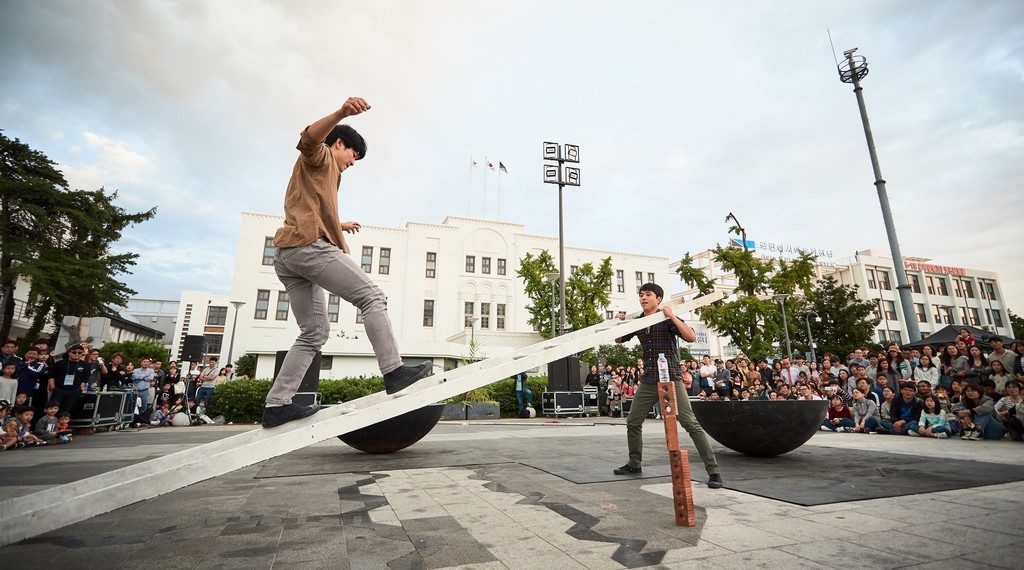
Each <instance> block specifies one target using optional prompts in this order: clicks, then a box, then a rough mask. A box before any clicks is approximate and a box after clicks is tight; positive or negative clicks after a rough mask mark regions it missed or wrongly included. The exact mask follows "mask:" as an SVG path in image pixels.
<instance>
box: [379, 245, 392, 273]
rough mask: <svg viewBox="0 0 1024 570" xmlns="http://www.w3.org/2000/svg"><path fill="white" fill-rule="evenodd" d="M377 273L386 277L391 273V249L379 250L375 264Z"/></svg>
mask: <svg viewBox="0 0 1024 570" xmlns="http://www.w3.org/2000/svg"><path fill="white" fill-rule="evenodd" d="M377 273H380V274H381V275H388V274H390V273H391V248H390V247H382V248H380V258H379V261H378V263H377Z"/></svg>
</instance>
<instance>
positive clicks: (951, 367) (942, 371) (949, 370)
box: [939, 344, 967, 386]
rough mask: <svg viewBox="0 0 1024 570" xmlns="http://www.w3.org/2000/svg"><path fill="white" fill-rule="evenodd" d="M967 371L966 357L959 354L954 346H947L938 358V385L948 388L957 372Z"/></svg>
mask: <svg viewBox="0 0 1024 570" xmlns="http://www.w3.org/2000/svg"><path fill="white" fill-rule="evenodd" d="M965 370H967V357H966V356H964V355H962V354H960V351H959V350H957V348H956V345H955V344H947V345H946V347H945V348H943V349H942V354H941V355H940V356H939V384H940V385H942V386H950V385H952V383H953V378H955V377H956V375H957V373H958V372H963V371H965Z"/></svg>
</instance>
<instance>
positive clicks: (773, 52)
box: [0, 0, 1024, 313]
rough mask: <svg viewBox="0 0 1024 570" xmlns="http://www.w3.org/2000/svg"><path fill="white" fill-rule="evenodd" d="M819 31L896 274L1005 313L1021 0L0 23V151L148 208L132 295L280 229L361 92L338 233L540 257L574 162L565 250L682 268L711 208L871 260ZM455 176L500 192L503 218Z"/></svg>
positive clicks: (156, 289)
mask: <svg viewBox="0 0 1024 570" xmlns="http://www.w3.org/2000/svg"><path fill="white" fill-rule="evenodd" d="M584 6H585V7H586V8H585V9H583V7H584ZM826 28H830V29H831V31H832V37H833V39H834V41H835V48H836V51H837V52H838V53H839V54H840V57H842V55H841V52H842V51H843V50H844V49H848V48H852V47H858V48H860V51H859V52H858V53H859V54H861V55H864V56H866V57H867V58H868V61H869V65H870V75H869V76H868V77H867V78H866V80H865V81H864V88H865V90H864V94H865V97H866V100H867V105H868V112H869V114H870V118H871V121H872V127H873V132H874V135H875V139H876V143H877V145H878V153H879V157H880V160H881V166H882V171H883V174H884V176H885V178H886V180H887V182H888V188H889V194H890V200H891V204H892V209H893V212H894V216H895V219H896V224H897V229H898V232H899V235H900V240H901V243H902V247H903V253H904V255H905V256H919V257H926V258H931V259H932V260H933V263H937V264H942V265H951V266H958V267H969V268H977V269H986V270H994V271H997V272H998V273H999V274H1000V277H1001V280H1002V285H1003V288H1004V291H1005V292H1006V294H1007V296H1008V298H1009V301H1010V305H1011V307H1012V308H1016V309H1017V311H1016V312H1018V313H1024V265H1022V264H1021V263H1019V262H1017V261H1015V260H1016V258H1018V257H1019V256H1018V254H1017V252H1018V250H1017V248H1016V247H1015V246H1014V245H1013V244H1014V243H1017V242H1019V241H1020V239H1021V237H1022V229H1021V228H1022V225H1021V222H1020V216H1021V214H1022V213H1024V192H1021V184H1022V181H1024V152H1022V151H1024V2H1020V1H1019V0H1004V1H998V0H994V1H986V2H969V1H951V2H941V1H935V0H922V1H895V0H886V1H872V0H861V1H859V2H856V3H852V4H851V3H841V2H820V1H775V2H754V1H748V2H690V1H687V2H682V1H664V2H654V1H641V2H635V3H622V2H605V1H593V2H586V3H576V2H551V1H531V0H527V1H522V0H517V1H514V2H513V1H506V2H493V1H482V2H481V1H447V0H440V1H432V2H412V1H405V2H385V1H375V2H349V1H343V0H338V1H330V2H328V1H314V0H293V1H289V2H287V3H286V2H271V1H265V2H260V1H256V0H252V1H241V0H219V1H217V2H213V1H208V2H202V1H177V2H171V1H164V2H156V1H128V0H123V1H103V0H93V1H89V2H82V1H79V0H37V1H34V2H25V1H15V0H0V77H2V78H3V87H2V88H0V128H2V129H4V131H5V133H6V134H7V136H9V137H17V138H20V139H21V140H22V141H24V142H26V143H28V144H29V145H31V146H32V147H33V148H36V149H38V150H40V151H42V152H44V153H46V154H47V155H48V156H50V157H51V158H52V159H53V160H55V161H56V162H58V163H59V164H60V167H61V168H62V169H63V171H64V173H65V174H66V176H67V178H68V181H69V182H70V183H71V185H72V186H74V187H76V188H83V189H94V188H98V187H100V186H103V187H106V188H107V189H108V190H114V189H117V190H118V191H120V203H121V205H122V206H123V207H125V208H127V209H129V210H133V211H141V210H144V209H147V208H149V207H152V206H158V207H159V210H158V214H157V217H156V219H155V220H153V221H151V222H148V223H146V224H144V225H141V226H139V227H136V228H133V229H132V230H130V231H129V232H127V233H126V235H125V238H124V240H123V241H122V242H121V243H119V244H118V248H120V249H126V250H130V251H134V252H138V253H139V254H140V255H141V257H140V258H139V264H138V266H137V267H136V268H135V272H134V274H133V275H131V276H128V277H127V278H126V280H127V282H128V284H129V285H130V286H131V287H132V288H134V289H136V290H137V291H138V293H139V296H140V297H146V298H170V299H176V298H177V297H178V294H179V292H180V291H181V290H183V289H199V290H210V291H214V292H218V293H226V292H227V290H228V286H229V281H230V278H231V271H232V268H233V255H234V248H235V244H236V241H237V235H238V224H239V212H240V211H242V210H248V211H256V212H268V213H281V211H282V198H283V192H284V188H285V184H286V182H287V180H288V176H289V174H290V170H291V165H292V164H293V162H294V160H295V150H294V147H295V142H296V137H297V134H298V132H299V131H300V130H301V129H302V128H303V127H304V126H305V125H307V124H309V123H310V122H312V121H313V120H315V119H317V118H319V117H321V116H323V115H326V114H327V113H328V112H330V111H333V110H334V109H335V108H337V107H338V106H340V104H341V103H342V102H343V101H344V100H345V98H346V97H348V96H353V95H355V96H361V97H364V98H366V99H367V100H368V101H369V102H370V104H371V105H372V106H373V108H372V110H371V111H370V112H368V113H366V114H364V115H362V116H360V117H357V118H354V119H353V120H352V124H353V125H354V126H356V127H357V128H358V129H359V130H360V131H361V132H362V133H363V134H364V135H365V136H366V138H367V139H368V142H369V151H368V153H367V154H368V156H367V159H366V160H365V161H363V162H360V163H358V165H357V167H356V168H353V169H352V170H351V171H350V172H348V173H346V176H345V181H344V182H343V184H342V191H341V192H342V195H341V202H342V208H343V210H342V217H343V219H353V220H358V221H360V222H361V223H363V224H373V225H384V226H402V225H404V224H405V223H406V222H407V221H410V220H416V221H424V222H440V221H441V220H443V219H444V217H445V216H446V215H449V214H455V215H466V214H467V213H469V214H471V215H473V216H477V217H488V218H498V217H499V216H500V218H501V219H503V220H507V221H514V222H521V223H525V224H526V226H527V231H529V232H530V233H536V234H547V235H557V231H558V222H557V190H556V189H555V187H553V186H549V185H545V184H543V183H542V182H541V164H542V161H541V156H540V155H541V143H542V142H543V141H546V140H551V141H557V142H563V143H574V144H578V145H579V146H580V149H581V156H582V164H581V168H582V173H583V175H582V176H583V186H582V187H581V188H578V189H571V190H567V192H566V204H565V206H566V240H567V242H568V243H570V244H573V245H579V246H584V247H592V248H599V249H609V250H616V251H628V252H640V253H650V254H656V255H664V256H667V257H669V258H671V259H678V258H680V257H682V255H683V254H684V253H685V252H686V251H694V252H695V251H700V250H703V249H707V248H709V247H712V246H714V245H715V243H717V242H720V241H724V240H725V239H726V227H727V226H726V224H725V223H723V219H724V217H725V215H726V214H727V213H728V212H730V211H731V212H733V213H735V215H736V216H737V217H738V218H739V219H740V221H741V222H743V224H744V225H745V226H746V227H747V229H748V232H749V234H750V237H751V238H752V239H755V240H764V241H775V242H781V243H791V244H803V245H809V246H812V247H816V248H823V249H830V250H832V251H833V252H834V255H835V257H836V258H841V257H847V256H851V255H852V254H853V253H854V252H855V251H857V250H859V249H868V248H877V249H882V250H886V251H887V250H888V245H887V242H886V238H885V233H884V228H883V226H882V221H881V216H880V210H879V205H878V200H877V196H876V193H875V191H874V186H873V185H872V183H873V180H874V179H873V176H872V173H871V166H870V162H869V159H868V153H867V150H866V147H865V144H864V135H863V131H862V129H861V123H860V117H859V115H858V112H857V106H856V100H855V98H854V94H853V92H852V87H851V86H849V85H846V84H843V83H841V82H840V81H839V79H838V75H837V73H836V69H835V62H834V60H833V53H832V51H831V48H830V46H829V38H828V36H827V35H826ZM471 156H473V157H476V158H477V159H478V160H480V161H482V160H483V158H484V156H487V157H488V158H489V159H490V160H491V161H493V162H495V164H496V163H497V161H498V160H500V161H501V162H502V163H503V164H505V166H506V167H507V168H508V171H509V174H508V175H503V176H502V179H501V201H500V213H499V208H498V204H499V202H498V195H497V192H496V186H497V177H496V175H495V173H493V172H489V173H488V174H489V176H490V178H489V179H488V186H487V188H488V196H487V210H486V211H484V209H483V201H484V195H483V171H482V170H476V172H475V176H474V179H473V184H472V188H471V185H470V179H469V173H470V169H469V160H470V157H471ZM471 190H472V207H471V208H470V207H469V203H470V192H471Z"/></svg>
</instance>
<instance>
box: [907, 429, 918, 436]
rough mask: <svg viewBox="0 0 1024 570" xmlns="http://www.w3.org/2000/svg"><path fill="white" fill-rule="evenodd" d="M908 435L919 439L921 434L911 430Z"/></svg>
mask: <svg viewBox="0 0 1024 570" xmlns="http://www.w3.org/2000/svg"><path fill="white" fill-rule="evenodd" d="M907 435H912V436H914V437H918V436H920V435H921V434H919V433H917V432H916V431H913V430H911V431H908V432H907Z"/></svg>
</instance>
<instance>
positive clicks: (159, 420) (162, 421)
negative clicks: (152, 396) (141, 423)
mask: <svg viewBox="0 0 1024 570" xmlns="http://www.w3.org/2000/svg"><path fill="white" fill-rule="evenodd" d="M165 387H166V386H165ZM171 417H172V416H171V405H170V404H168V403H167V402H164V403H162V404H160V408H159V409H158V410H157V411H155V412H153V417H152V418H151V419H150V420H149V423H150V425H154V426H161V427H162V426H165V425H167V424H168V423H169V422H170V421H171Z"/></svg>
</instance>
